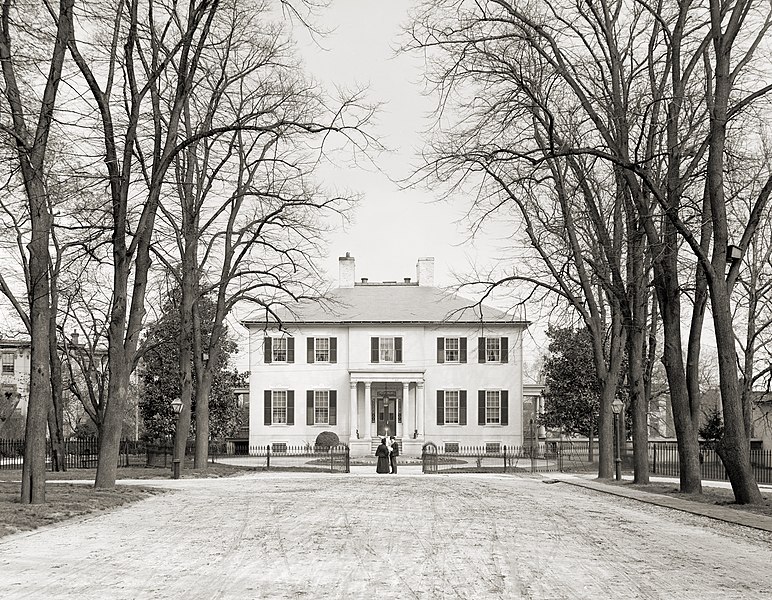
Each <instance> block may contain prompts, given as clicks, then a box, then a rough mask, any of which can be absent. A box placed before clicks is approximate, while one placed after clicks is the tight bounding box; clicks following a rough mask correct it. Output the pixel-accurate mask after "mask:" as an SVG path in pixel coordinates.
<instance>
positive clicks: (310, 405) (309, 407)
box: [306, 390, 314, 425]
mask: <svg viewBox="0 0 772 600" xmlns="http://www.w3.org/2000/svg"><path fill="white" fill-rule="evenodd" d="M313 424H314V390H306V425H313Z"/></svg>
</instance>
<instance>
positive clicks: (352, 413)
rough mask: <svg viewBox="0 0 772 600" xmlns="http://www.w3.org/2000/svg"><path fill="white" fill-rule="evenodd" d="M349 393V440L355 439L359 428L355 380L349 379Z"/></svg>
mask: <svg viewBox="0 0 772 600" xmlns="http://www.w3.org/2000/svg"><path fill="white" fill-rule="evenodd" d="M349 385H350V386H351V395H350V396H349V398H350V401H351V404H350V406H349V413H348V419H349V422H348V423H349V435H350V437H349V440H355V439H357V429H359V419H358V418H357V417H358V415H357V382H356V381H350V382H349Z"/></svg>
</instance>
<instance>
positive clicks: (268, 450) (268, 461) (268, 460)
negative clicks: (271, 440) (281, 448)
mask: <svg viewBox="0 0 772 600" xmlns="http://www.w3.org/2000/svg"><path fill="white" fill-rule="evenodd" d="M265 449H266V458H265V470H266V471H270V470H271V445H270V444H268V445H267V446H266V447H265Z"/></svg>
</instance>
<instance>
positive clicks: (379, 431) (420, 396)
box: [348, 370, 425, 456]
mask: <svg viewBox="0 0 772 600" xmlns="http://www.w3.org/2000/svg"><path fill="white" fill-rule="evenodd" d="M349 376H350V379H349V390H350V398H349V402H350V405H349V413H348V414H349V424H348V425H349V434H350V437H349V440H350V442H349V443H350V446H351V453H352V455H360V456H361V455H369V454H371V449H372V445H373V441H374V440H377V439H378V438H380V437H384V436H390V435H393V436H395V437H397V438H400V439H401V440H402V445H403V452H405V453H409V452H411V451H412V450H414V449H415V448H417V449H418V450H420V448H421V445H422V444H423V439H424V423H425V415H424V406H425V402H424V399H425V398H424V372H423V371H395V370H388V371H385V370H384V371H376V370H367V371H349Z"/></svg>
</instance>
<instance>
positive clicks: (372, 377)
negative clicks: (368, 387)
mask: <svg viewBox="0 0 772 600" xmlns="http://www.w3.org/2000/svg"><path fill="white" fill-rule="evenodd" d="M349 375H350V377H351V383H375V382H378V383H386V382H388V383H413V382H415V383H424V372H423V371H393V370H388V371H349Z"/></svg>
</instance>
